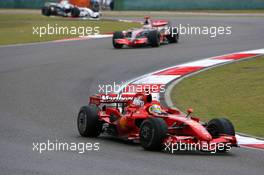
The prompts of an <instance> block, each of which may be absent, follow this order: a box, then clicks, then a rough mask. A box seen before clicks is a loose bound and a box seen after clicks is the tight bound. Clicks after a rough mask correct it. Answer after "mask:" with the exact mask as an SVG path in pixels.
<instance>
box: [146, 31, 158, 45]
mask: <svg viewBox="0 0 264 175" xmlns="http://www.w3.org/2000/svg"><path fill="white" fill-rule="evenodd" d="M148 41H149V44H150V45H151V46H152V47H159V46H160V34H159V32H158V31H157V30H153V31H150V32H149V33H148Z"/></svg>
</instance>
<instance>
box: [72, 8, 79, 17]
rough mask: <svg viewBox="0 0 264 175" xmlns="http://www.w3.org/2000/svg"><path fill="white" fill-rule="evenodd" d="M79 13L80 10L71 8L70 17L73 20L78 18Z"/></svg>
mask: <svg viewBox="0 0 264 175" xmlns="http://www.w3.org/2000/svg"><path fill="white" fill-rule="evenodd" d="M80 13H81V11H80V9H79V8H77V7H73V8H72V9H71V15H72V17H74V18H78V17H79V16H80Z"/></svg>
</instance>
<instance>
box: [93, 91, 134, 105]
mask: <svg viewBox="0 0 264 175" xmlns="http://www.w3.org/2000/svg"><path fill="white" fill-rule="evenodd" d="M134 96H135V94H96V95H93V96H91V97H90V102H89V103H90V104H95V105H97V106H99V105H100V104H103V103H128V102H130V101H131V100H133V98H134Z"/></svg>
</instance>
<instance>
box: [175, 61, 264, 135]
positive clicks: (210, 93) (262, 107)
mask: <svg viewBox="0 0 264 175" xmlns="http://www.w3.org/2000/svg"><path fill="white" fill-rule="evenodd" d="M171 97H172V101H173V102H174V104H175V105H176V106H177V107H179V108H180V109H181V110H182V111H185V110H186V109H187V108H188V107H192V108H193V109H194V115H196V116H199V117H201V118H202V119H203V120H205V121H208V120H210V119H212V118H215V117H221V116H226V117H227V118H229V119H230V120H231V121H232V122H233V123H234V125H235V128H236V131H238V132H242V133H247V134H251V135H255V136H260V137H264V57H258V58H254V59H250V60H244V61H241V62H236V63H233V64H229V65H225V66H221V67H218V68H214V69H211V70H208V71H205V72H201V73H199V74H197V75H195V76H192V77H190V78H187V79H185V80H183V81H181V82H180V83H179V84H178V85H176V86H175V87H174V88H173V90H172V92H171Z"/></svg>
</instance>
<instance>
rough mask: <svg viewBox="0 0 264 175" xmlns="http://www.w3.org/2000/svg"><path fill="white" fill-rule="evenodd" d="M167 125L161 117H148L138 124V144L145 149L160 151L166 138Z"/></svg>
mask: <svg viewBox="0 0 264 175" xmlns="http://www.w3.org/2000/svg"><path fill="white" fill-rule="evenodd" d="M167 131H168V126H167V124H166V122H165V121H164V120H163V119H161V118H148V119H146V120H144V121H143V122H142V124H141V126H140V133H139V137H140V144H141V146H142V147H143V148H144V149H145V150H149V151H160V150H162V149H163V147H164V145H163V141H164V139H165V138H166V134H167Z"/></svg>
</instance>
